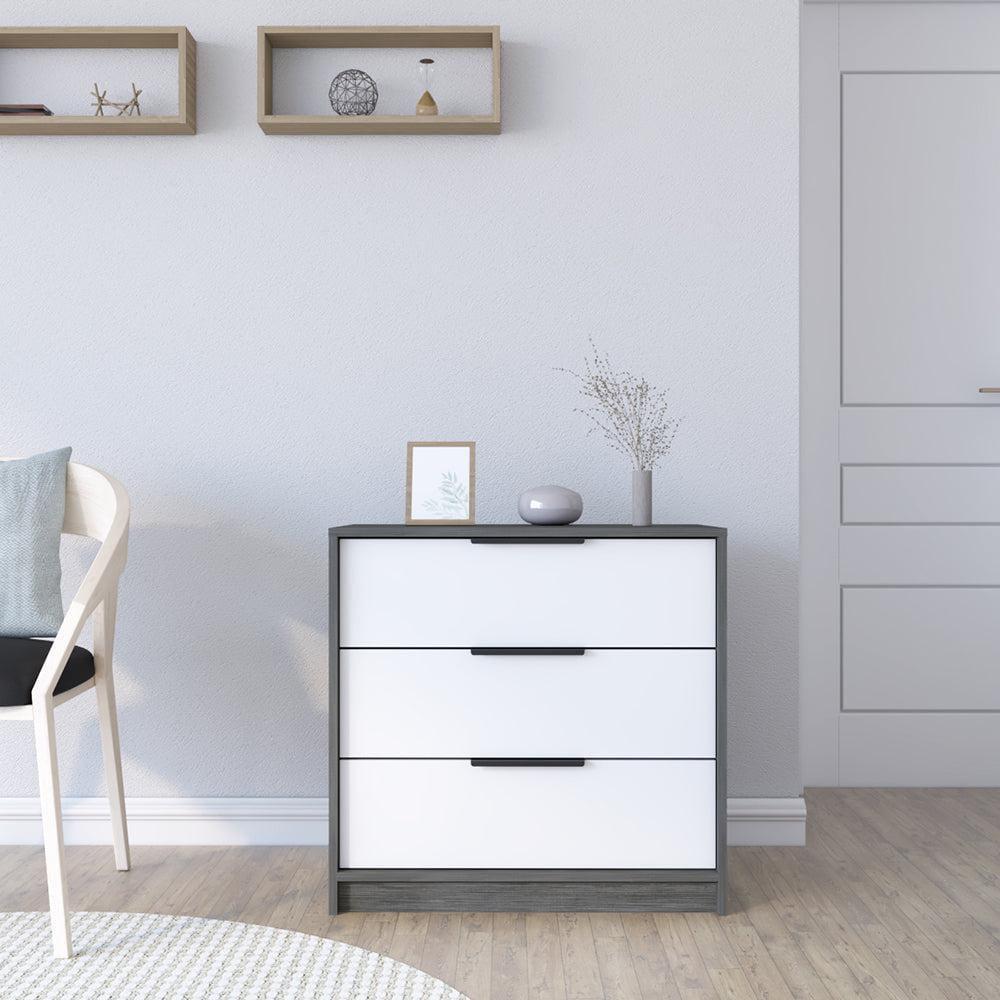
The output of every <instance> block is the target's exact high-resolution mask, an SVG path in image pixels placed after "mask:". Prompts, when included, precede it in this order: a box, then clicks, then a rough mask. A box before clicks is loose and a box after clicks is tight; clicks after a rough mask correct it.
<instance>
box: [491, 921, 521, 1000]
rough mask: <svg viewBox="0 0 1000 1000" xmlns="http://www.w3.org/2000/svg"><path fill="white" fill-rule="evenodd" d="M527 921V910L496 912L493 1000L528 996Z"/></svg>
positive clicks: (514, 999)
mask: <svg viewBox="0 0 1000 1000" xmlns="http://www.w3.org/2000/svg"><path fill="white" fill-rule="evenodd" d="M526 925H527V921H526V920H525V915H524V914H523V913H494V914H493V968H492V971H491V973H490V996H491V997H492V998H493V1000H524V998H525V997H526V996H527V995H528V939H527V932H526Z"/></svg>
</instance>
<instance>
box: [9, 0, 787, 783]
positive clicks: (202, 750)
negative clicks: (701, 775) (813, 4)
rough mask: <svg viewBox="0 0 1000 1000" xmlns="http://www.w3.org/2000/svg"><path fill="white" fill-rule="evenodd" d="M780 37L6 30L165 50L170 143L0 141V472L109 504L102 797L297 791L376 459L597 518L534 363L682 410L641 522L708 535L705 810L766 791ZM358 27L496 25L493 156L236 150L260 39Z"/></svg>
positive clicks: (610, 516)
mask: <svg viewBox="0 0 1000 1000" xmlns="http://www.w3.org/2000/svg"><path fill="white" fill-rule="evenodd" d="M797 17H798V15H797V4H796V0H751V2H748V0H669V2H665V0H655V2H654V0H642V2H617V0H615V2H611V0H562V2H555V0H552V2H547V3H537V2H535V0H503V2H485V0H469V2H458V0H455V2H440V3H432V2H421V0H409V2H405V3H404V2H399V0H385V2H381V3H379V4H378V8H377V11H376V10H374V9H373V7H372V5H371V4H367V3H361V2H359V0H350V2H343V3H336V4H333V5H331V4H329V3H319V2H315V0H300V2H296V3H291V2H282V0H272V2H269V3H266V4H264V3H254V2H251V3H245V4H236V3H226V4H222V3H220V4H205V3H203V2H199V3H195V2H193V0H172V2H170V3H167V2H165V0H149V2H144V3H142V4H141V5H139V7H137V6H136V4H135V3H134V2H131V0H130V2H123V0H101V2H100V3H96V2H94V0H79V2H77V3H74V4H67V3H53V2H52V0H21V2H20V3H19V4H18V6H17V17H16V18H15V19H14V20H16V21H18V22H20V23H24V24H35V23H37V24H46V23H47V24H61V23H67V22H68V23H95V24H114V23H119V24H130V23H134V22H136V21H140V22H144V23H149V24H177V23H185V24H187V25H188V26H189V27H190V29H191V31H192V33H193V34H194V36H195V37H196V39H197V40H198V47H199V48H198V74H199V93H198V120H199V134H198V135H197V136H193V137H180V138H172V137H148V138H23V137H22V138H5V139H2V140H0V147H2V149H0V176H2V182H0V183H2V188H3V193H4V198H3V214H2V224H0V255H2V259H3V267H2V268H0V302H2V309H0V346H2V359H3V361H2V365H0V391H2V400H3V402H2V407H0V452H6V453H7V454H14V455H16V454H24V453H29V452H33V451H40V450H43V449H48V448H55V447H58V446H60V445H63V444H67V443H69V444H72V445H73V447H74V449H75V453H74V454H75V457H76V458H77V459H78V460H79V461H84V462H88V463H90V464H94V465H97V466H98V467H101V468H105V469H107V470H109V471H112V472H113V473H114V474H116V475H117V476H118V477H120V478H121V479H122V480H123V481H124V482H125V484H126V485H127V487H128V489H129V490H130V492H131V495H132V498H133V502H134V508H135V513H134V521H133V534H132V544H131V547H130V564H129V567H128V571H127V575H126V577H125V578H124V581H123V591H122V595H121V603H120V610H119V641H118V651H117V652H118V667H117V669H118V677H119V702H120V712H121V717H122V740H123V747H124V754H125V770H126V787H127V791H128V793H129V794H132V795H185V796H187V795H251V796H252V795H265V796H266V795H323V794H324V793H325V789H326V770H327V762H326V727H327V710H326V692H327V682H326V635H325V628H326V605H325V602H326V575H325V574H326V534H325V532H326V528H327V527H328V526H329V525H331V524H336V523H342V522H347V521H359V520H360V521H398V520H400V519H401V517H402V513H403V488H404V470H405V444H406V441H407V439H466V438H470V439H474V440H475V441H476V442H477V446H478V458H479V466H478V497H477V513H478V516H479V519H480V521H483V522H488V521H510V520H516V498H517V495H518V493H519V492H520V491H521V490H522V489H524V488H525V487H527V486H531V485H535V484H538V483H546V482H558V483H563V484H565V485H568V486H571V487H573V488H575V489H577V490H579V491H580V492H581V493H582V494H583V496H584V500H585V504H586V509H585V512H584V518H585V520H590V521H625V520H627V519H628V518H629V516H630V493H629V491H630V476H629V470H628V468H627V467H626V465H625V464H624V460H622V459H621V458H620V457H619V456H617V455H615V454H613V453H610V452H609V451H607V450H606V449H605V447H604V446H603V444H602V443H601V442H600V441H598V440H595V439H593V438H588V437H587V436H586V435H585V426H584V423H583V421H582V418H581V417H579V416H578V415H576V414H574V413H573V407H574V405H575V399H574V390H573V386H572V384H571V382H570V380H569V379H568V378H567V377H566V376H564V375H561V374H559V373H558V372H556V371H555V370H554V369H555V368H556V367H557V366H560V365H569V366H575V365H578V364H579V362H580V360H581V358H582V355H583V353H584V351H585V349H586V344H587V338H588V337H590V336H592V337H593V338H594V339H595V340H596V341H597V343H598V344H599V345H601V346H602V347H605V348H607V349H608V350H609V351H610V352H611V353H612V355H613V357H614V358H615V359H617V360H619V361H621V362H622V363H623V364H626V365H628V366H630V367H632V368H633V369H635V370H637V371H642V372H644V373H647V374H648V375H649V376H650V377H651V378H652V379H653V380H655V381H657V382H659V383H663V384H666V385H669V386H670V387H671V392H672V398H673V400H674V404H675V407H676V410H677V411H678V412H679V413H682V414H683V415H684V416H685V423H684V426H683V428H682V430H681V433H680V435H679V436H678V438H677V441H676V445H675V450H674V453H673V454H672V456H671V457H670V458H669V459H668V461H667V462H666V463H665V464H664V465H663V467H662V468H661V469H660V470H658V472H657V473H656V478H655V499H654V516H655V518H656V519H657V520H660V521H703V522H710V523H715V524H723V525H728V526H729V528H730V529H731V588H730V606H731V630H730V638H731V651H732V652H731V668H730V707H729V719H730V730H729V732H730V739H729V754H730V767H731V783H730V791H731V793H732V794H734V795H750V796H752V795H788V794H797V793H798V792H799V788H800V786H799V767H798V742H797V726H798V723H797V719H798V686H797V663H796V628H797V583H796V579H797V570H796V560H797V551H798V539H797V486H796V474H797V372H798V357H797V266H796V251H797V246H796V241H797V235H796V234H797V203H796V185H797V76H798V66H797V44H798V40H797ZM374 18H377V20H378V21H379V22H381V23H387V24H392V23H403V24H407V23H408V24H421V23H429V24H434V23H437V24H449V23H485V24H489V23H499V24H500V25H501V27H502V32H503V38H504V50H503V59H504V66H503V85H504V103H503V114H504V134H503V135H501V136H499V137H490V136H475V137H460V136H456V137H450V136H439V137H411V136H402V137H391V136H385V137H382V136H376V137H325V136H318V137H281V136H265V135H264V134H263V133H262V132H261V131H260V130H259V129H258V127H257V125H256V122H255V103H256V95H255V75H256V51H255V46H256V25H257V24H282V23H291V24H296V23H297V24H323V23H331V22H335V23H343V24H359V23H361V24H364V23H370V22H371V21H372V19H374ZM8 20H10V19H9V18H8ZM4 58H5V57H4V56H3V53H2V52H0V95H2V94H3V93H4V92H5V87H7V86H8V85H10V86H13V85H14V84H15V83H16V80H12V79H11V74H12V73H14V72H15V70H14V66H15V64H14V63H11V64H10V66H11V68H10V70H9V71H5V69H4V66H5V63H4ZM331 63H332V64H334V65H333V68H334V69H335V70H336V69H337V68H342V67H337V66H336V65H335V59H334V58H333V57H331ZM17 65H23V63H19V64H17ZM56 72H59V70H58V68H57V69H56ZM78 75H79V73H78V72H71V71H70V70H69V69H67V70H66V79H64V80H62V81H61V82H62V83H63V85H64V86H65V88H66V91H67V93H70V92H75V90H76V89H78V88H79V87H80V86H81V85H82V87H83V89H84V90H89V89H90V87H91V85H92V83H93V81H92V80H91V79H90V77H89V76H87V77H86V78H85V79H82V80H81V79H78V78H77V77H78ZM331 76H332V73H331ZM110 82H111V81H109V83H110ZM123 83H124V85H125V86H126V87H127V84H128V81H127V80H125V81H123ZM137 83H140V85H141V81H137ZM78 549H79V546H74V547H73V550H72V551H69V552H67V567H68V575H69V576H71V577H72V578H73V579H78V572H77V570H78V568H79V565H80V559H81V553H80V552H79V551H78ZM87 701H88V702H89V699H87ZM60 716H61V721H62V723H63V725H62V727H61V736H60V750H61V753H62V761H63V765H64V776H65V780H64V786H63V787H64V791H65V792H66V793H67V794H75V795H89V794H96V793H98V792H99V791H100V789H101V788H102V787H103V781H102V779H101V778H100V775H99V752H98V746H97V735H96V727H95V723H94V721H93V719H94V713H93V710H92V707H91V705H90V704H87V705H85V706H84V705H81V704H80V703H79V702H77V703H74V704H73V705H71V706H69V707H67V708H65V709H62V710H61V712H60ZM0 759H2V760H3V762H4V766H3V768H0V795H33V794H35V778H34V771H33V757H32V748H31V734H30V730H29V727H28V726H27V725H23V726H11V725H7V726H3V727H0Z"/></svg>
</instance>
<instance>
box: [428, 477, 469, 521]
mask: <svg viewBox="0 0 1000 1000" xmlns="http://www.w3.org/2000/svg"><path fill="white" fill-rule="evenodd" d="M424 510H425V511H427V513H428V514H436V515H437V516H438V517H442V518H461V519H462V520H464V519H465V518H467V517H468V516H469V489H468V487H467V486H466V485H465V483H463V482H460V481H459V478H458V476H457V475H456V474H455V473H454V472H446V473H445V474H444V475H443V476H442V477H441V482H440V483H439V484H438V496H437V497H432V498H429V499H427V500H425V501H424Z"/></svg>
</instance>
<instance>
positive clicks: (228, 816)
mask: <svg viewBox="0 0 1000 1000" xmlns="http://www.w3.org/2000/svg"><path fill="white" fill-rule="evenodd" d="M126 811H127V813H128V827H129V837H130V839H131V841H132V843H133V844H191V845H195V844H205V845H219V844H222V845H230V844H232V845H241V844H242V845H254V844H261V845H263V844H274V845H289V846H295V845H300V844H313V845H316V844H325V843H326V832H327V821H328V813H327V800H326V799H325V798H301V799H291V798H288V799H277V798H130V799H128V800H127V801H126ZM728 818H729V843H730V844H731V845H733V846H755V847H760V846H772V845H780V846H788V845H800V844H804V843H805V842H806V805H805V800H804V799H801V798H787V799H746V798H743V799H729V802H728ZM63 829H64V832H65V838H66V843H67V844H110V843H111V822H110V819H109V816H108V804H107V801H106V800H104V799H100V798H67V799H63ZM41 842H42V821H41V810H40V808H39V805H38V799H34V798H0V844H40V843H41Z"/></svg>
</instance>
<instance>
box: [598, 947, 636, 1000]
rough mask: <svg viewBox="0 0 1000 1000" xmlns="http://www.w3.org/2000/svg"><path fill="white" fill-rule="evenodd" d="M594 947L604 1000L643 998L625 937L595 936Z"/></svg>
mask: <svg viewBox="0 0 1000 1000" xmlns="http://www.w3.org/2000/svg"><path fill="white" fill-rule="evenodd" d="M594 948H595V949H596V951H597V966H598V968H599V969H600V970H601V983H602V984H603V986H604V996H605V1000H643V997H642V991H641V990H640V989H639V978H638V976H636V974H635V966H634V965H633V964H632V955H631V952H630V951H629V947H628V942H627V941H626V940H625V937H624V936H622V937H617V936H614V937H595V938H594Z"/></svg>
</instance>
